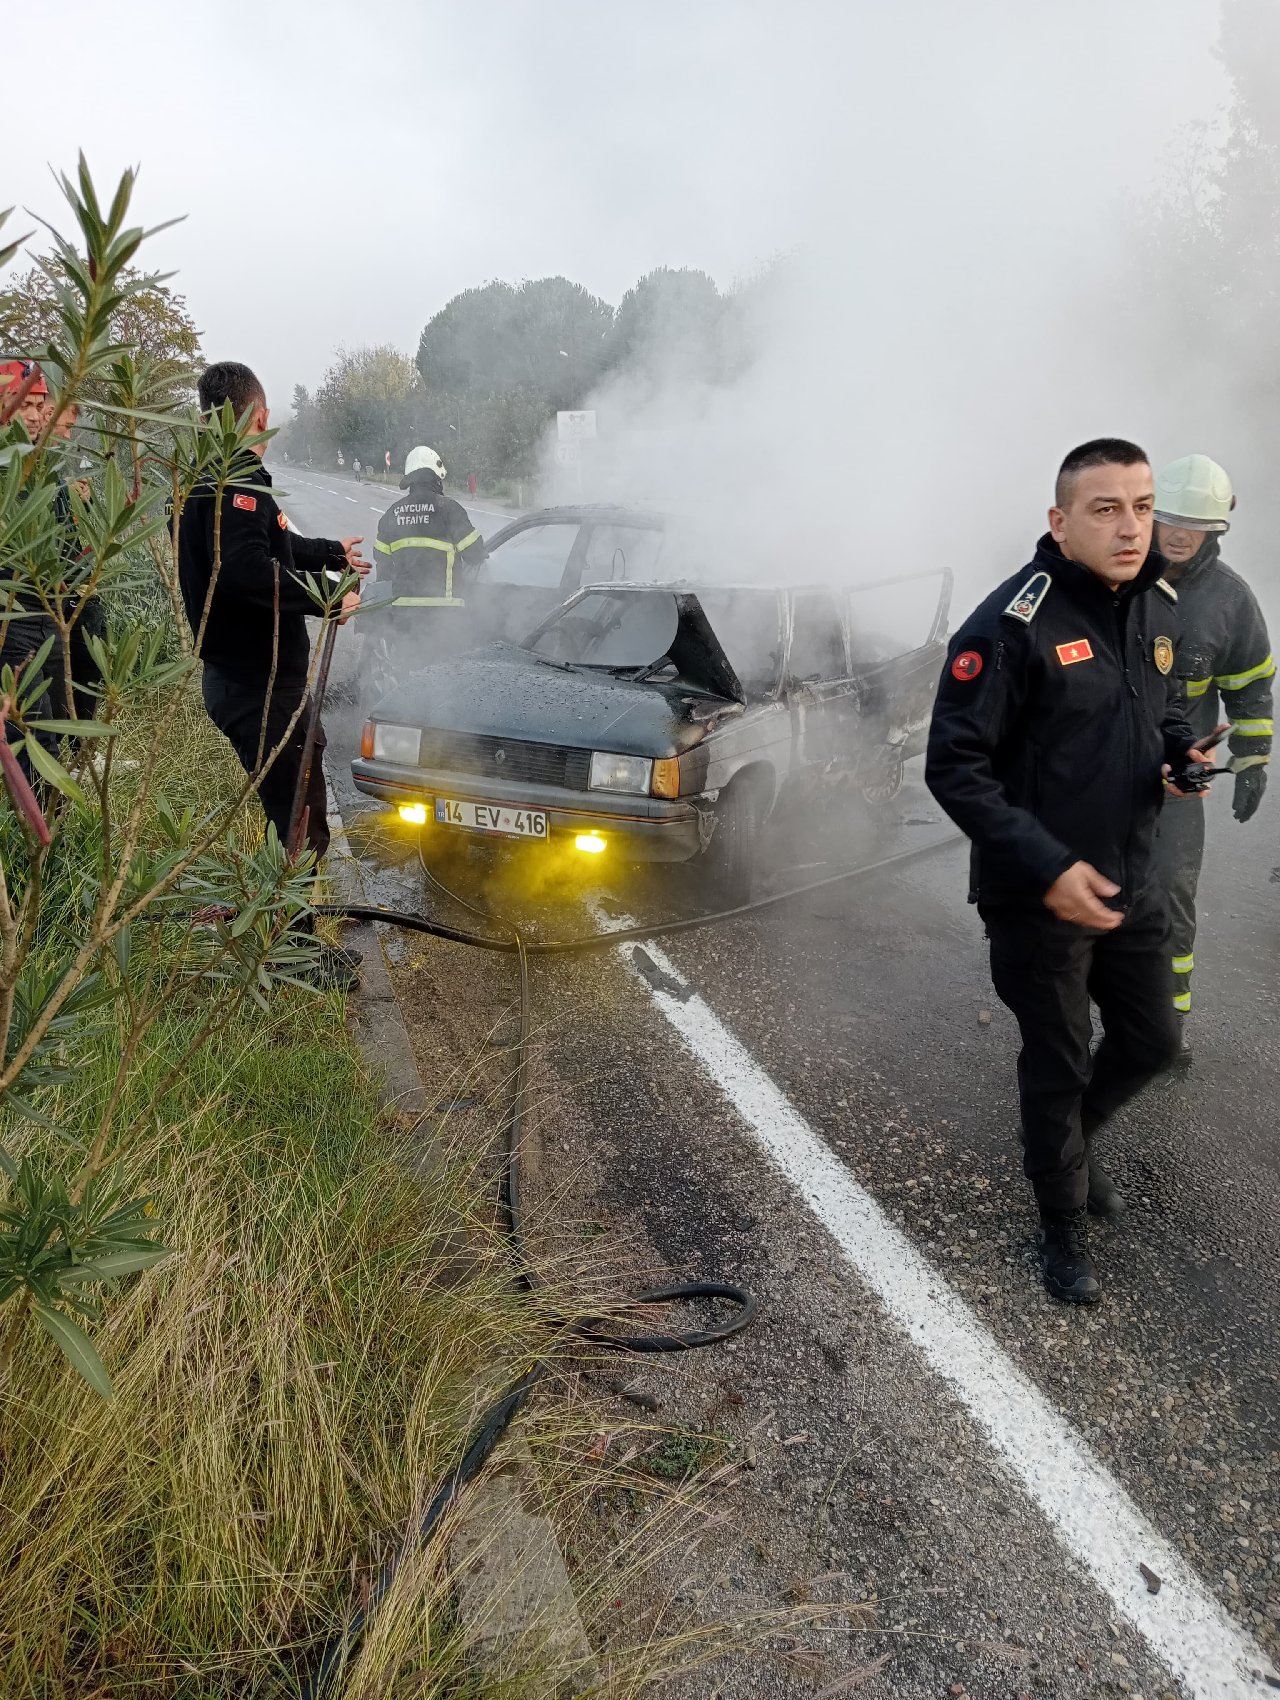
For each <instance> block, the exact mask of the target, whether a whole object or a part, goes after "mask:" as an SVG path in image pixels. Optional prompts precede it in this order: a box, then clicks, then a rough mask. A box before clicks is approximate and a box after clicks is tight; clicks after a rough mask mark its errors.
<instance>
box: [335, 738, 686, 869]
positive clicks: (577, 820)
mask: <svg viewBox="0 0 1280 1700" xmlns="http://www.w3.org/2000/svg"><path fill="white" fill-rule="evenodd" d="M351 777H352V778H353V779H354V781H355V784H356V789H357V790H358V791H363V792H364V793H365V795H366V796H369V797H378V798H381V800H382V801H383V802H385V803H393V804H399V803H422V804H424V805H425V806H426V810H427V821H428V824H434V807H435V800H436V798H437V797H454V798H457V799H458V800H459V801H460V802H468V803H493V804H499V805H505V806H506V807H507V808H517V809H526V810H528V809H538V810H541V811H542V812H543V813H545V814H546V816H547V826H548V830H549V833H550V836H549V837H548V838H545V839H542V838H535V839H511V838H508V839H506V840H505V842H506V843H524V844H532V845H535V846H536V845H543V846H545V845H547V844H554V843H555V841H556V840H557V839H561V840H563V839H564V838H565V837H568V836H575V837H576V836H577V835H578V834H579V833H587V832H595V833H599V834H600V836H601V837H602V838H604V839H606V840H607V842H608V843H609V845H610V847H611V848H613V849H615V850H616V852H617V854H618V855H619V857H620V858H621V859H622V860H624V861H631V862H687V861H688V860H689V858H690V857H692V856H696V855H697V853H698V851H699V849H700V848H701V845H702V837H701V832H700V826H699V821H700V816H699V811H698V809H697V808H696V807H695V805H694V804H693V803H692V802H689V801H686V800H683V799H675V800H672V801H668V800H667V799H665V798H662V797H628V796H623V795H621V794H620V793H617V792H609V791H569V790H566V789H565V788H564V787H562V786H559V785H534V784H529V783H527V782H525V781H511V780H499V779H490V778H484V779H479V778H477V777H476V776H475V775H474V774H470V773H451V772H436V771H432V770H428V769H426V768H418V767H401V766H400V765H398V764H397V763H395V762H388V761H373V760H369V759H367V758H365V757H363V756H358V757H357V758H356V759H355V760H354V761H353V762H352V763H351ZM439 830H440V831H441V832H447V833H450V834H451V835H453V836H455V837H457V838H459V839H461V838H464V837H472V838H475V837H487V836H489V835H488V834H482V833H472V832H468V830H467V829H466V828H465V827H449V826H441V827H440V828H439Z"/></svg>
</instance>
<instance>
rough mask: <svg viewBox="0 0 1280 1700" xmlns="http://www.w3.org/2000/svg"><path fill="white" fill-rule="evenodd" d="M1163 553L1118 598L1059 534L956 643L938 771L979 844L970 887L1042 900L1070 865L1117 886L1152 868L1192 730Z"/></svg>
mask: <svg viewBox="0 0 1280 1700" xmlns="http://www.w3.org/2000/svg"><path fill="white" fill-rule="evenodd" d="M1163 565H1164V563H1163V561H1162V560H1161V558H1160V556H1159V555H1156V554H1154V553H1153V554H1151V555H1149V556H1148V558H1147V560H1146V562H1145V563H1144V564H1143V567H1142V570H1141V572H1140V573H1139V574H1138V576H1137V578H1136V579H1134V580H1133V582H1132V583H1131V584H1128V585H1126V586H1124V587H1123V588H1122V589H1121V590H1120V591H1118V592H1114V591H1111V590H1109V589H1108V588H1107V586H1106V585H1105V584H1103V582H1102V580H1101V579H1099V578H1097V577H1096V576H1095V575H1094V574H1093V573H1091V572H1090V571H1089V570H1088V568H1086V567H1082V566H1080V565H1079V564H1078V563H1076V562H1075V561H1069V560H1067V559H1066V558H1065V557H1064V556H1063V555H1062V553H1061V551H1060V550H1059V548H1058V546H1057V544H1056V543H1054V542H1053V540H1052V538H1050V537H1043V538H1041V540H1040V542H1039V544H1038V545H1037V547H1036V553H1035V559H1034V560H1033V561H1032V562H1031V563H1030V565H1029V566H1027V567H1025V568H1024V569H1023V571H1022V572H1020V573H1018V574H1016V575H1015V576H1014V577H1013V578H1010V579H1007V580H1006V581H1005V583H1004V584H1002V585H1001V586H1000V587H999V588H998V589H997V590H994V591H993V592H992V593H991V595H990V596H988V597H987V599H986V601H985V602H983V603H982V604H981V605H980V606H979V607H978V608H977V609H976V610H975V611H974V613H973V614H972V615H971V616H970V618H969V619H968V620H966V621H965V623H964V625H963V626H962V628H961V630H960V634H959V636H958V637H955V638H953V639H952V641H951V644H950V646H949V648H948V651H947V661H946V666H945V667H944V669H943V673H942V681H941V684H940V685H939V688H938V697H937V701H936V703H935V704H934V710H933V724H932V726H931V727H930V730H929V750H928V755H927V757H926V762H925V779H926V782H927V783H928V786H929V789H930V790H931V791H932V792H933V794H934V796H935V797H936V798H937V800H938V802H939V803H940V804H941V805H942V807H943V808H944V809H945V810H946V811H947V813H948V814H949V815H950V816H951V818H952V820H953V821H955V823H956V825H957V826H958V827H960V829H961V830H962V831H963V832H965V833H967V835H968V836H969V837H970V838H971V839H972V840H973V860H972V875H971V886H970V892H969V896H970V899H971V901H974V902H978V903H983V904H993V905H994V904H1019V905H1027V906H1033V905H1038V904H1039V903H1040V900H1041V899H1042V898H1043V896H1044V893H1045V892H1046V891H1047V890H1048V889H1049V887H1050V886H1051V885H1052V884H1053V882H1054V880H1056V879H1057V877H1058V875H1059V874H1062V873H1065V872H1066V870H1067V869H1068V868H1069V867H1070V866H1071V864H1072V863H1073V862H1078V861H1086V862H1089V863H1091V864H1092V865H1093V866H1094V867H1095V868H1097V869H1098V871H1099V872H1100V873H1102V874H1105V875H1106V876H1107V878H1108V879H1112V880H1114V881H1115V882H1116V884H1117V885H1118V886H1119V887H1120V895H1119V896H1118V897H1116V898H1114V899H1113V900H1112V901H1113V902H1114V904H1115V905H1116V907H1118V908H1124V907H1127V906H1128V904H1129V903H1131V902H1132V900H1133V898H1134V897H1135V896H1136V895H1137V894H1138V892H1140V891H1141V890H1142V889H1143V887H1144V886H1145V885H1146V884H1147V882H1148V880H1149V878H1150V874H1151V840H1152V836H1153V832H1154V829H1155V823H1156V816H1157V815H1158V813H1159V810H1160V805H1161V801H1162V797H1163V790H1162V784H1161V777H1160V768H1161V764H1162V763H1163V762H1166V761H1170V762H1175V763H1176V762H1180V761H1182V760H1184V759H1185V757H1186V753H1187V750H1188V748H1189V747H1190V745H1191V743H1192V741H1193V739H1194V736H1195V735H1194V733H1193V732H1192V729H1191V727H1190V726H1189V725H1188V724H1187V722H1186V720H1185V719H1184V718H1183V709H1182V705H1181V697H1180V693H1179V691H1178V688H1177V681H1176V679H1175V678H1174V675H1173V661H1174V643H1173V634H1174V632H1175V630H1176V628H1175V626H1174V605H1175V600H1176V599H1175V597H1174V595H1173V592H1172V591H1170V590H1168V589H1167V587H1163V586H1162V585H1161V584H1160V572H1161V570H1162V568H1163Z"/></svg>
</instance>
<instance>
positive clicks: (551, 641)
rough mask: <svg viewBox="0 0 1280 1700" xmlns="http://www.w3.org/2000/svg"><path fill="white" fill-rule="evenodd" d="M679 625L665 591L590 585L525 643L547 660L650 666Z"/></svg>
mask: <svg viewBox="0 0 1280 1700" xmlns="http://www.w3.org/2000/svg"><path fill="white" fill-rule="evenodd" d="M679 624H680V611H679V609H678V607H677V606H676V599H675V597H674V596H673V595H672V594H671V592H670V591H664V590H660V591H646V592H644V593H643V594H641V595H633V594H621V593H614V592H610V591H594V590H593V591H590V592H588V594H587V595H586V596H583V597H581V598H580V599H579V600H578V601H577V602H574V603H572V604H571V605H570V606H569V607H567V608H563V609H561V610H560V612H559V613H557V614H556V615H555V617H554V618H553V619H552V620H551V622H550V624H548V625H547V626H546V627H545V628H544V629H543V630H542V631H541V632H539V633H538V635H537V636H536V637H535V638H534V639H533V640H532V642H531V643H530V644H529V648H530V649H532V651H533V653H534V654H535V655H541V656H543V657H544V658H545V659H546V660H548V661H562V662H564V661H567V662H571V663H574V664H576V665H578V666H584V667H616V668H618V669H624V668H632V667H634V668H640V667H650V666H652V665H653V663H654V662H655V661H660V660H661V659H662V657H663V656H664V655H665V654H666V653H667V651H668V650H669V649H670V648H671V645H672V644H673V643H674V642H675V636H676V631H677V628H678V627H679Z"/></svg>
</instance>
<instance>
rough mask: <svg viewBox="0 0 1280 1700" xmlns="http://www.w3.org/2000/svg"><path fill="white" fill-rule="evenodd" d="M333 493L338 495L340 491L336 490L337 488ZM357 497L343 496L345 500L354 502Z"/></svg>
mask: <svg viewBox="0 0 1280 1700" xmlns="http://www.w3.org/2000/svg"><path fill="white" fill-rule="evenodd" d="M333 494H334V495H335V496H336V495H337V494H338V492H337V491H336V490H335V491H334V492H333ZM355 499H356V498H355V497H354V496H344V497H343V500H344V501H346V502H354V501H355Z"/></svg>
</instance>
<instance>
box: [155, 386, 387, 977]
mask: <svg viewBox="0 0 1280 1700" xmlns="http://www.w3.org/2000/svg"><path fill="white" fill-rule="evenodd" d="M199 398H200V410H201V412H202V414H204V415H205V416H206V417H207V416H208V415H209V414H210V413H211V412H213V411H215V410H217V409H220V408H222V407H223V406H224V405H225V404H226V403H227V402H230V404H231V407H232V409H233V411H234V413H235V415H236V418H237V419H244V418H246V416H247V418H248V424H249V428H250V430H251V431H253V432H254V433H262V432H265V431H266V429H267V424H268V420H269V418H270V413H269V409H268V407H267V398H266V392H265V391H264V390H263V387H262V385H261V383H260V382H259V381H258V379H257V377H255V375H254V373H253V372H252V371H251V370H250V368H249V367H248V366H244V365H241V364H240V363H239V362H238V361H234V360H224V361H220V362H218V363H217V364H216V365H213V366H210V367H209V368H208V370H207V371H206V372H205V373H204V374H203V376H202V377H201V379H200V383H199ZM265 446H266V445H265V440H264V441H261V442H259V443H258V444H257V446H256V447H255V448H254V449H253V451H252V452H251V453H249V454H248V455H247V456H246V464H245V466H244V467H243V468H242V469H240V470H239V471H238V474H237V478H236V482H235V485H234V486H232V487H230V488H227V489H225V490H224V491H223V493H222V497H221V503H220V506H221V520H220V537H221V551H220V561H219V562H218V563H217V570H216V573H215V560H214V537H215V521H217V520H218V511H217V510H218V507H219V502H218V500H217V497H216V492H215V491H214V490H213V489H212V487H210V486H204V487H197V488H196V489H195V490H194V491H193V492H192V494H191V495H190V496H189V497H188V499H187V503H186V506H185V507H184V509H183V512H182V519H181V525H180V527H179V532H178V576H179V583H180V585H181V589H182V600H183V605H184V607H185V609H186V614H187V620H188V622H189V623H190V626H191V631H192V634H193V635H194V637H195V639H196V643H197V648H198V651H199V654H200V657H201V659H202V660H203V662H204V676H203V681H202V689H203V694H204V704H205V707H206V709H207V710H208V712H209V718H210V719H211V720H212V721H213V723H214V724H215V725H216V726H217V727H219V729H220V730H221V731H222V732H224V733H225V734H226V736H227V738H228V739H229V740H230V743H231V746H232V748H233V749H234V750H235V753H236V756H237V758H238V759H239V762H240V765H241V766H242V767H243V768H244V770H245V772H246V773H248V774H250V775H255V776H256V775H260V778H259V783H258V785H257V791H258V796H259V797H260V798H261V800H262V807H263V811H264V813H265V814H266V817H267V821H268V823H269V825H270V826H272V827H274V828H275V830H276V833H277V834H278V836H279V838H280V842H281V843H282V844H285V843H286V839H287V834H288V829H289V817H290V812H291V810H292V806H293V799H294V794H295V791H296V789H297V785H298V781H299V777H300V775H301V773H302V770H303V758H304V742H305V738H306V727H307V720H308V717H309V711H310V703H309V700H308V696H307V683H308V668H309V661H310V644H309V641H308V638H307V626H306V621H307V617H308V615H314V614H315V613H316V612H317V609H316V604H315V602H314V601H313V599H312V597H311V596H310V595H309V594H308V591H307V589H306V587H305V584H304V583H303V580H304V579H305V578H308V577H309V578H311V579H312V580H313V581H314V582H315V583H316V584H317V586H318V587H319V588H320V589H321V590H322V591H323V592H324V593H325V594H329V593H331V592H332V590H333V587H334V585H335V584H337V583H340V582H341V580H342V578H343V577H344V576H345V575H346V574H347V573H348V572H355V573H359V574H361V575H363V574H365V573H367V572H368V570H369V567H368V563H367V562H366V561H365V560H363V559H362V557H361V556H360V553H359V548H360V544H361V542H362V541H363V539H362V538H359V537H344V538H343V539H342V540H341V542H338V541H336V540H335V539H332V538H322V537H317V538H307V537H300V536H299V535H298V534H297V533H296V532H294V531H292V530H290V528H289V524H288V521H287V520H286V519H285V516H284V514H283V513H282V512H281V511H280V509H279V507H278V506H277V504H276V501H275V498H274V496H273V495H272V493H271V474H270V473H269V472H268V471H267V469H266V467H265V466H264V465H263V464H262V454H263V450H264V448H265ZM277 598H278V603H277ZM358 606H359V597H358V595H357V594H356V592H355V591H349V592H347V593H346V595H345V596H344V597H343V601H342V609H343V612H344V614H349V613H351V612H354V610H355V609H356V608H357V607H358ZM277 607H278V629H277ZM324 743H325V738H324V730H323V727H321V728H320V729H319V731H318V735H317V740H316V746H315V751H314V758H313V761H312V765H311V772H310V779H309V783H308V786H307V792H306V796H305V798H304V803H305V806H306V809H307V843H308V845H309V846H310V848H311V849H312V851H314V853H315V858H316V862H317V864H318V863H319V861H320V859H321V857H323V855H324V853H325V851H326V850H327V849H328V847H329V827H328V821H327V812H328V800H327V796H326V792H325V782H324V770H323V767H322V765H321V756H322V754H323V750H324ZM273 752H276V753H275V756H274V760H272V761H271V763H270V766H269V767H266V766H265V764H266V762H267V760H268V759H269V758H270V757H271V756H272V753H273ZM264 768H265V771H264ZM286 848H289V846H287V845H286ZM303 930H306V923H304V924H303ZM359 965H360V957H359V955H358V953H357V952H355V951H345V950H333V949H329V948H328V947H323V948H322V949H321V950H320V951H319V953H318V956H317V966H316V977H317V979H318V980H319V981H320V982H321V983H322V984H325V985H332V986H337V987H339V988H340V989H344V990H347V989H350V987H351V986H352V985H354V983H355V981H356V979H357V978H358V969H359Z"/></svg>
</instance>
